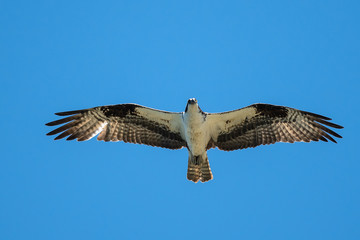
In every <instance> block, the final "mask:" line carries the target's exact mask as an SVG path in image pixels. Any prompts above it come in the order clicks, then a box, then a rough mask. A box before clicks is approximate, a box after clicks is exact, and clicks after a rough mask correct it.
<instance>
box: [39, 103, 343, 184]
mask: <svg viewBox="0 0 360 240" xmlns="http://www.w3.org/2000/svg"><path fill="white" fill-rule="evenodd" d="M55 114H56V115H58V116H67V117H65V118H62V119H59V120H56V121H53V122H49V123H47V124H46V125H47V126H56V125H60V124H64V125H62V126H60V127H58V128H56V129H55V130H53V131H51V132H49V133H48V134H47V135H55V134H59V135H58V136H57V137H55V140H57V139H62V138H65V137H67V139H66V140H73V139H77V141H85V140H89V139H91V138H93V137H94V136H96V135H97V134H99V135H98V137H97V139H98V140H102V141H105V142H108V141H124V142H129V143H138V144H146V145H150V146H154V147H162V148H169V149H181V148H183V147H186V148H187V150H188V152H189V158H188V171H187V179H189V180H191V181H193V182H198V181H199V180H200V181H201V182H206V181H209V180H211V179H212V178H213V175H212V173H211V170H210V165H209V160H208V157H207V150H209V149H211V148H216V147H217V148H218V149H220V150H224V151H232V150H237V149H244V148H249V147H256V146H259V145H267V144H273V143H276V142H289V143H293V142H310V141H319V140H321V141H325V142H327V141H328V140H330V141H332V142H334V143H336V141H335V139H334V138H333V137H332V136H334V137H338V138H341V136H340V135H339V134H337V133H336V132H334V131H333V130H331V129H329V128H328V127H332V128H337V129H341V128H343V127H342V126H340V125H337V124H334V123H331V122H329V120H331V119H330V118H328V117H324V116H321V115H318V114H314V113H310V112H305V111H301V110H297V109H294V108H289V107H284V106H276V105H270V104H263V103H257V104H253V105H250V106H247V107H244V108H241V109H238V110H234V111H229V112H222V113H206V112H203V111H202V110H201V109H200V107H199V105H198V102H197V100H196V99H195V98H190V99H189V100H188V102H187V105H186V108H185V111H184V112H167V111H161V110H157V109H153V108H148V107H144V106H141V105H137V104H131V103H130V104H118V105H108V106H100V107H94V108H88V109H83V110H76V111H68V112H59V113H55ZM65 123H66V124H65ZM326 126H327V127H326Z"/></svg>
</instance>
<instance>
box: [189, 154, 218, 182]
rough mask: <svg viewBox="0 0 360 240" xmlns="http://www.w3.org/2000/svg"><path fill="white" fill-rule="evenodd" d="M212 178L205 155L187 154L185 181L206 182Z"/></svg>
mask: <svg viewBox="0 0 360 240" xmlns="http://www.w3.org/2000/svg"><path fill="white" fill-rule="evenodd" d="M212 178H213V175H212V173H211V169H210V165H209V160H208V157H207V154H206V153H205V154H203V155H201V156H193V155H192V154H191V152H189V160H188V172H187V179H189V180H190V181H193V182H198V181H199V180H200V181H201V182H207V181H209V180H211V179H212Z"/></svg>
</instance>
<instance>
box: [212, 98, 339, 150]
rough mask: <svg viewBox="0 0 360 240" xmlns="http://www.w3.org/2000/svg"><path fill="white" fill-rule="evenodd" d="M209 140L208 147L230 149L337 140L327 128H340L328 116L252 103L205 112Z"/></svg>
mask: <svg viewBox="0 0 360 240" xmlns="http://www.w3.org/2000/svg"><path fill="white" fill-rule="evenodd" d="M207 120H208V123H209V126H211V128H210V129H211V136H212V139H211V141H210V142H209V144H208V148H212V147H218V148H219V149H221V150H226V151H231V150H236V149H243V148H248V147H256V146H259V145H265V144H272V143H275V142H290V143H293V142H310V141H319V140H322V141H326V142H327V139H329V140H330V141H332V142H335V143H336V141H335V140H334V139H333V138H332V137H331V135H332V136H335V137H338V138H341V136H340V135H339V134H337V133H335V132H334V131H332V130H331V129H329V128H327V127H326V126H328V127H333V128H343V127H342V126H339V125H337V124H334V123H331V122H329V120H331V119H330V118H328V117H324V116H321V115H318V114H314V113H310V112H305V111H300V110H297V109H294V108H289V107H283V106H276V105H270V104H260V103H259V104H253V105H250V106H248V107H245V108H242V109H238V110H235V111H231V112H224V113H216V114H208V115H207Z"/></svg>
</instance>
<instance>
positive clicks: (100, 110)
mask: <svg viewBox="0 0 360 240" xmlns="http://www.w3.org/2000/svg"><path fill="white" fill-rule="evenodd" d="M56 115H59V116H68V117H65V118H62V119H60V120H57V121H53V122H49V123H47V124H46V125H47V126H55V125H59V124H65V123H66V124H65V125H62V126H61V127H59V128H57V129H55V130H53V131H51V132H49V133H48V134H47V135H55V134H59V135H58V136H57V137H56V138H55V140H57V139H62V138H64V137H67V139H66V140H73V139H77V140H78V141H85V140H89V139H91V138H93V137H94V136H96V135H97V134H99V133H100V134H99V136H98V137H97V139H98V140H103V141H106V142H107V141H124V142H130V143H139V144H146V145H150V146H156V147H163V148H170V149H180V148H182V147H185V146H186V142H185V141H184V140H183V138H182V137H181V134H180V133H181V128H182V124H181V121H182V117H181V113H173V112H165V111H159V110H156V109H151V108H147V107H143V106H140V105H136V104H119V105H110V106H101V107H95V108H89V109H84V110H77V111H69V112H60V113H56Z"/></svg>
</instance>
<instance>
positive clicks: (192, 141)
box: [183, 104, 210, 156]
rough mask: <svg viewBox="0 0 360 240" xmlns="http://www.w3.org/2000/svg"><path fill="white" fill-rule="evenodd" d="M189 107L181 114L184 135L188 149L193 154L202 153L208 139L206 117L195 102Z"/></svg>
mask: <svg viewBox="0 0 360 240" xmlns="http://www.w3.org/2000/svg"><path fill="white" fill-rule="evenodd" d="M194 105H195V106H193V107H189V108H188V111H187V112H186V113H184V114H183V124H184V136H185V139H186V142H187V145H188V147H189V150H190V151H191V152H192V154H193V155H194V156H198V155H202V154H203V153H204V152H205V151H206V146H207V144H208V142H209V140H210V134H209V131H208V127H207V122H206V119H204V116H203V114H202V113H200V112H199V110H198V108H197V104H194Z"/></svg>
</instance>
